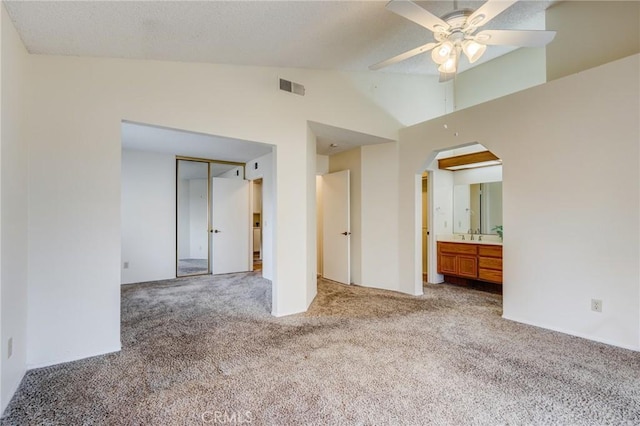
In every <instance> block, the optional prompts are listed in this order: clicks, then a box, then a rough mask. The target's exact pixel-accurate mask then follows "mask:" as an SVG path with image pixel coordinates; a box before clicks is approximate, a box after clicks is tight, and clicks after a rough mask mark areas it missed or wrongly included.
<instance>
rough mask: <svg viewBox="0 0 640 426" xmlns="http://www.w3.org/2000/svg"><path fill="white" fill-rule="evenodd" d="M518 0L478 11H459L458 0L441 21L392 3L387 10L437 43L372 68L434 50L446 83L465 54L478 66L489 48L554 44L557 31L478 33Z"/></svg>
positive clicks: (497, 1)
mask: <svg viewBox="0 0 640 426" xmlns="http://www.w3.org/2000/svg"><path fill="white" fill-rule="evenodd" d="M517 1H518V0H487V2H485V3H484V4H483V5H482V6H480V7H479V8H478V9H477V10H475V11H474V10H472V9H458V1H457V0H454V2H453V7H454V9H455V10H454V11H453V12H449V13H447V14H445V15H444V16H442V17H441V18H439V17H437V16H436V15H434V14H432V13H431V12H429V11H427V10H425V9H423V8H422V7H420V6H419V5H417V4H415V3H413V2H412V1H408V0H392V1H390V2H389V3H388V4H387V5H386V8H387V10H390V11H392V12H394V13H396V14H398V15H400V16H402V17H404V18H407V19H408V20H410V21H413V22H415V23H416V24H418V25H421V26H423V27H425V28H427V29H428V30H430V31H432V32H433V36H434V39H435V40H436V41H435V42H432V43H427V44H424V45H422V46H419V47H416V48H415V49H412V50H409V51H407V52H404V53H401V54H400V55H397V56H394V57H393V58H390V59H387V60H386V61H382V62H379V63H377V64H375V65H371V66H370V67H369V69H370V70H378V69H380V68H383V67H386V66H389V65H392V64H395V63H397V62H400V61H404V60H406V59H409V58H412V57H414V56H416V55H419V54H421V53H425V52H428V51H431V58H432V59H433V61H434V62H435V63H436V64H437V65H438V71H439V72H440V81H441V82H443V81H448V80H451V79H452V78H453V77H454V76H455V75H456V72H457V70H458V62H459V61H460V56H461V53H464V54H465V56H466V57H467V59H468V60H469V63H474V62H476V61H477V60H478V59H480V57H481V56H482V55H483V54H484V52H485V50H487V46H492V45H507V46H518V47H542V46H545V45H547V44H548V43H549V42H551V40H553V38H554V37H555V35H556V32H555V31H536V30H484V31H480V32H476V31H477V30H478V29H479V28H480V27H482V26H483V25H485V24H486V23H487V22H489V21H490V20H492V19H493V18H495V17H496V16H498V15H499V14H500V13H502V12H504V11H505V10H506V9H508V8H509V7H511V6H512V5H513V4H514V3H516V2H517Z"/></svg>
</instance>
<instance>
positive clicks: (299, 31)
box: [4, 1, 552, 74]
mask: <svg viewBox="0 0 640 426" xmlns="http://www.w3.org/2000/svg"><path fill="white" fill-rule="evenodd" d="M4 3H5V5H6V8H7V10H8V12H9V15H10V16H11V18H12V20H13V21H14V24H15V26H16V28H17V29H18V32H19V33H20V36H21V37H22V40H23V42H24V43H25V45H26V47H27V49H28V50H29V52H31V53H35V54H54V55H73V56H100V57H118V58H136V59H157V60H171V61H186V62H209V63H220V64H235V65H255V66H268V67H294V68H313V69H333V70H343V71H366V70H367V67H368V66H369V65H372V64H374V63H377V62H379V61H381V60H384V59H387V58H389V57H392V56H395V55H397V54H399V53H402V52H404V51H406V50H409V49H412V48H414V47H417V46H418V45H421V44H424V43H426V42H427V41H430V40H432V39H433V38H432V35H431V33H430V32H429V31H428V30H426V29H424V28H422V27H420V26H418V25H416V24H414V23H412V22H410V21H408V20H406V19H404V18H401V17H399V16H397V15H395V14H394V13H392V12H389V11H387V10H386V9H385V8H384V6H385V3H386V2H384V1H382V2H381V1H224V2H223V1H133V2H129V1H79V2H76V1H44V2H39V1H5V2H4ZM418 3H419V4H420V5H421V6H423V7H424V8H426V9H428V10H429V11H431V12H432V13H434V14H436V15H442V14H444V13H447V12H449V11H451V10H453V1H419V2H418ZM482 3H483V1H459V2H458V7H459V8H472V9H477V8H478V7H479V6H480V5H481V4H482ZM551 3H552V2H549V1H520V2H518V3H516V4H515V5H514V6H512V7H511V8H510V9H508V10H507V11H506V12H504V13H503V14H501V15H500V16H498V17H497V18H495V19H494V20H493V21H492V22H490V23H489V24H488V25H487V26H485V27H484V28H501V29H544V9H546V8H547V7H548V6H549V5H550V4H551ZM510 50H511V49H509V48H501V47H490V48H489V49H488V50H487V53H486V54H485V58H483V59H484V60H485V61H486V60H490V59H491V58H494V57H496V56H497V55H500V54H504V53H506V52H508V51H510ZM478 63H481V62H478ZM462 69H464V67H463V68H462ZM382 72H399V73H414V74H435V66H434V65H433V63H431V61H430V56H429V55H428V54H427V55H420V56H418V57H415V58H412V59H410V60H407V61H405V62H403V63H400V64H396V65H393V66H391V67H388V68H386V69H384V70H383V71H382Z"/></svg>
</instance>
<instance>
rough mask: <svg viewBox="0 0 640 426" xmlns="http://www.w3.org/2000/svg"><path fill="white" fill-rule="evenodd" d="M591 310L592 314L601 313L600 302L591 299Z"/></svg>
mask: <svg viewBox="0 0 640 426" xmlns="http://www.w3.org/2000/svg"><path fill="white" fill-rule="evenodd" d="M591 310H592V311H593V312H602V300H600V299H591Z"/></svg>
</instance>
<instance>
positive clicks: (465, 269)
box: [458, 256, 478, 278]
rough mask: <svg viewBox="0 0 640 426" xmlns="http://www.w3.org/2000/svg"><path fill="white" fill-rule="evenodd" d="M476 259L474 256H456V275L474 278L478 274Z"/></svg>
mask: <svg viewBox="0 0 640 426" xmlns="http://www.w3.org/2000/svg"><path fill="white" fill-rule="evenodd" d="M476 259H477V258H476V257H475V256H474V257H471V256H458V275H460V276H461V277H467V278H476V277H477V276H478V262H477V260H476Z"/></svg>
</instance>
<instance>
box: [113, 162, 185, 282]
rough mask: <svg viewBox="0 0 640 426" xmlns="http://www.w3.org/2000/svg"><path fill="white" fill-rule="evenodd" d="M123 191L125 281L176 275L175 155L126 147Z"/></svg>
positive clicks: (154, 279)
mask: <svg viewBox="0 0 640 426" xmlns="http://www.w3.org/2000/svg"><path fill="white" fill-rule="evenodd" d="M121 191H122V192H121V194H122V205H121V209H122V262H121V267H122V270H121V274H122V278H121V282H122V284H129V283H137V282H144V281H156V280H164V279H170V278H174V277H175V274H176V267H175V262H176V250H175V248H176V204H175V203H176V160H175V157H174V156H173V155H169V154H158V153H151V152H140V151H129V150H123V151H122V190H121ZM187 235H188V233H187ZM181 252H184V251H181ZM124 262H128V264H129V267H128V268H127V269H125V268H124Z"/></svg>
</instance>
